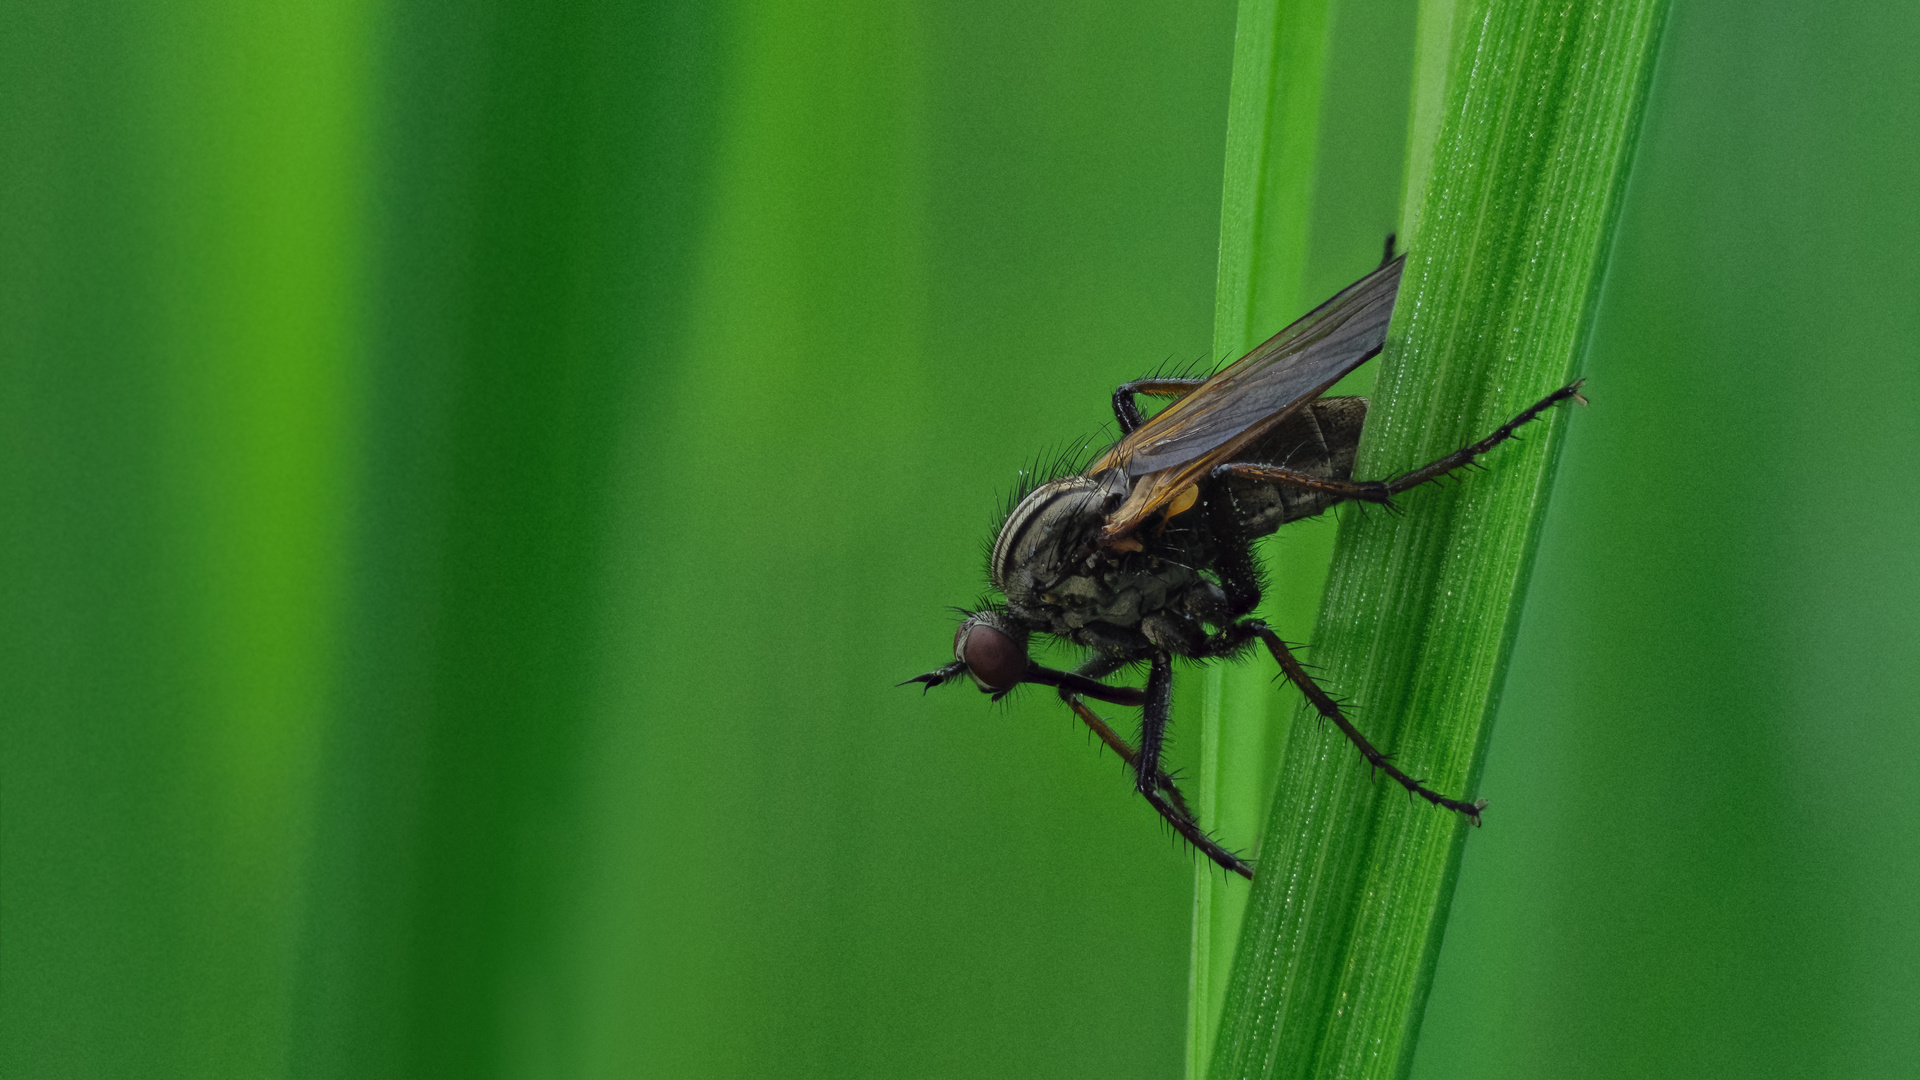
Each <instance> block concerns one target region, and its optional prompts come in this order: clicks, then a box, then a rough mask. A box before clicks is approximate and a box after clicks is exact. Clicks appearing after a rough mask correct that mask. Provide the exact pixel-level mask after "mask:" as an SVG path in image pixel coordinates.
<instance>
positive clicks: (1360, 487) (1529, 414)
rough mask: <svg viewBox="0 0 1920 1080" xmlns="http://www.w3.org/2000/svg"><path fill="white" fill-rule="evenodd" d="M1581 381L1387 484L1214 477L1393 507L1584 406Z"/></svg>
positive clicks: (1276, 470)
mask: <svg viewBox="0 0 1920 1080" xmlns="http://www.w3.org/2000/svg"><path fill="white" fill-rule="evenodd" d="M1584 382H1586V380H1585V379H1575V380H1574V381H1572V382H1570V383H1568V384H1567V385H1565V386H1563V387H1561V388H1560V389H1558V390H1555V391H1554V392H1553V393H1551V394H1548V395H1547V396H1546V397H1543V398H1541V399H1540V400H1539V401H1536V402H1534V403H1533V404H1532V405H1529V406H1528V407H1527V408H1526V410H1525V411H1523V412H1521V413H1520V415H1518V416H1516V417H1514V418H1513V419H1511V420H1509V421H1507V422H1506V423H1504V424H1501V425H1500V426H1499V427H1498V428H1495V429H1494V432H1493V434H1491V435H1489V436H1487V437H1486V438H1484V439H1481V440H1480V441H1479V442H1477V443H1473V444H1471V445H1468V446H1463V447H1461V448H1460V449H1458V450H1455V451H1454V452H1453V453H1451V454H1448V455H1447V456H1446V457H1443V458H1441V459H1439V460H1438V461H1435V462H1432V463H1431V464H1428V465H1425V466H1422V467H1421V468H1418V469H1414V470H1413V471H1412V472H1406V473H1401V474H1400V475H1399V476H1396V477H1394V478H1393V479H1391V480H1348V479H1345V478H1342V477H1336V476H1316V475H1314V474H1312V473H1303V472H1297V471H1295V470H1293V469H1283V468H1281V467H1279V466H1277V465H1262V464H1259V463H1256V462H1236V463H1233V464H1229V465H1220V466H1217V467H1215V468H1214V470H1213V475H1214V476H1216V477H1222V476H1236V477H1239V478H1241V479H1243V480H1257V481H1260V482H1262V483H1267V484H1285V485H1287V486H1288V487H1296V488H1304V489H1306V490H1308V491H1319V492H1325V493H1327V494H1330V495H1336V496H1339V497H1340V498H1342V499H1354V500H1357V501H1359V502H1370V503H1381V504H1383V505H1387V506H1391V505H1393V497H1394V496H1395V495H1398V494H1400V493H1401V492H1403V491H1407V490H1409V489H1411V488H1416V487H1419V486H1420V485H1421V484H1424V483H1426V482H1427V481H1429V480H1438V479H1439V478H1440V477H1442V476H1445V475H1446V474H1448V473H1450V472H1452V471H1453V470H1455V469H1460V468H1465V467H1466V466H1468V465H1471V464H1473V462H1474V459H1476V458H1478V457H1479V456H1480V455H1482V454H1484V453H1486V452H1488V451H1489V450H1492V449H1493V448H1494V447H1496V446H1499V445H1500V444H1501V443H1503V442H1506V441H1507V440H1508V439H1511V438H1513V434H1514V432H1516V431H1518V430H1519V429H1520V427H1521V426H1522V425H1524V424H1526V423H1527V422H1528V421H1530V420H1534V419H1537V418H1538V417H1539V416H1540V414H1541V413H1543V412H1546V411H1547V410H1548V409H1550V408H1552V407H1553V406H1555V405H1558V404H1560V403H1561V402H1563V401H1566V400H1569V399H1572V400H1574V401H1580V402H1584V401H1586V398H1583V397H1581V396H1580V385H1581V384H1582V383H1584Z"/></svg>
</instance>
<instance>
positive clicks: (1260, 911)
mask: <svg viewBox="0 0 1920 1080" xmlns="http://www.w3.org/2000/svg"><path fill="white" fill-rule="evenodd" d="M1663 9H1664V5H1663V4H1662V3H1661V2H1660V0H1633V2H1630V3H1615V4H1601V3H1599V2H1597V0H1586V2H1556V3H1547V2H1542V0H1481V2H1477V3H1472V2H1470V3H1468V4H1467V5H1465V8H1464V10H1461V11H1459V12H1458V13H1457V18H1458V21H1454V22H1451V24H1450V25H1451V26H1452V28H1453V32H1452V35H1451V36H1452V38H1453V41H1454V46H1453V50H1452V55H1453V59H1452V62H1451V68H1450V73H1449V76H1448V80H1447V90H1446V106H1445V108H1444V110H1443V113H1442V120H1441V123H1440V125H1439V130H1438V133H1437V136H1436V137H1435V140H1434V144H1433V147H1432V151H1431V161H1432V166H1431V170H1430V172H1428V173H1427V175H1428V180H1427V184H1426V190H1425V193H1424V196H1423V197H1422V200H1421V204H1420V205H1421V209H1420V218H1419V222H1420V225H1419V235H1418V236H1417V237H1415V238H1414V240H1413V244H1412V251H1411V257H1410V260H1409V265H1408V270H1407V277H1406V280H1405V283H1404V285H1403V287H1402V292H1401V298H1400V304H1399V308H1398V311H1397V313H1396V319H1395V323H1394V329H1393V332H1392V334H1391V336H1390V340H1389V345H1388V351H1387V354H1386V355H1385V356H1384V357H1383V358H1382V360H1381V362H1380V364H1381V370H1380V373H1379V379H1378V383H1377V389H1376V392H1375V396H1374V409H1375V413H1374V415H1373V417H1372V418H1371V420H1370V422H1369V425H1368V430H1367V436H1366V439H1365V441H1364V442H1363V444H1362V447H1361V456H1360V463H1359V466H1358V468H1357V470H1356V471H1357V472H1358V473H1360V474H1362V475H1368V476H1375V475H1382V476H1384V475H1391V474H1392V473H1394V472H1396V471H1399V470H1401V469H1403V468H1406V467H1411V466H1413V465H1417V464H1419V463H1422V462H1425V461H1428V460H1431V459H1432V458H1435V457H1437V456H1440V455H1441V454H1444V453H1446V452H1447V451H1450V450H1452V449H1454V448H1455V447H1458V446H1460V445H1463V444H1465V443H1466V442H1469V441H1471V440H1472V439H1474V438H1477V437H1478V436H1480V435H1481V434H1484V433H1485V432H1486V431H1489V430H1491V429H1492V428H1493V427H1495V426H1496V425H1498V424H1499V423H1500V422H1502V421H1503V420H1505V419H1506V418H1508V417H1510V416H1512V415H1513V414H1514V413H1516V412H1518V411H1519V410H1520V409H1521V408H1523V407H1525V406H1526V405H1527V404H1528V403H1530V402H1531V401H1533V400H1534V399H1536V398H1538V397H1539V396H1541V395H1542V394H1544V393H1546V392H1547V391H1549V390H1551V389H1553V388H1554V387H1556V386H1558V385H1559V384H1560V383H1561V382H1563V381H1564V380H1565V378H1566V377H1567V375H1568V374H1569V372H1570V371H1571V370H1572V369H1573V367H1574V362H1575V359H1576V356H1577V353H1578V350H1579V347H1580V345H1581V343H1582V341H1583V338H1584V334H1585V330H1586V326H1587V322H1588V316H1589V311H1590V309H1591V307H1592V298H1593V296H1594V294H1595V291H1596V287H1597V285H1598V283H1599V280H1600V271H1601V269H1602V265H1603V261H1604V256H1605V253H1606V250H1607V247H1608V242H1609V239H1610V236H1611V232H1612V226H1613V220H1614V216H1615V209H1616V207H1617V204H1618V202H1619V192H1620V188H1621V185H1622V182H1623V180H1624V177H1625V175H1626V170H1627V164H1628V162H1629V160H1630V158H1631V152H1632V146H1633V141H1634V133H1635V131H1636V130H1637V127H1638V122H1639V113H1640V103H1641V101H1642V99H1643V97H1644V92H1645V86H1646V82H1647V77H1648V74H1649V72H1650V70H1651V66H1652V58H1653V55H1654V50H1655V47H1656V44H1657V42H1658V36H1659V27H1660V22H1661V16H1662V13H1663ZM1422 152H1424V151H1422ZM1418 158H1419V154H1416V159H1418ZM1598 390H1599V393H1600V394H1601V395H1602V397H1601V400H1602V401H1604V388H1598ZM1565 422H1566V411H1565V410H1556V411H1555V412H1554V413H1553V414H1550V415H1549V417H1548V418H1546V419H1545V420H1544V421H1542V422H1541V423H1538V424H1536V425H1534V426H1533V427H1532V429H1531V430H1530V431H1529V432H1528V435H1529V438H1528V440H1527V441H1526V442H1523V443H1520V444H1518V445H1509V446H1507V447H1503V448H1502V450H1501V451H1500V453H1499V454H1498V457H1497V459H1496V460H1495V461H1494V462H1493V468H1492V471H1491V472H1489V473H1485V474H1478V475H1471V476H1468V477H1467V478H1466V479H1465V480H1464V482H1461V483H1457V484H1453V485H1450V486H1441V487H1436V488H1433V489H1428V490H1422V491H1418V492H1414V493H1411V494H1410V495H1409V496H1408V497H1406V498H1404V499H1403V500H1402V505H1403V507H1404V509H1405V511H1406V513H1405V514H1404V515H1399V516H1396V515H1391V514H1383V513H1370V514H1356V513H1349V514H1348V515H1347V516H1346V518H1345V519H1344V520H1343V522H1342V525H1341V531H1340V535H1339V538H1338V540H1337V543H1336V548H1335V556H1334V569H1333V573H1332V576H1331V578H1330V579H1329V584H1328V591H1327V597H1326V600H1325V603H1324V606H1323V608H1322V612H1321V619H1320V624H1319V629H1318V633H1317V636H1316V638H1315V642H1314V644H1315V646H1316V648H1314V649H1313V650H1311V651H1310V652H1309V653H1308V659H1309V661H1310V662H1313V663H1318V664H1320V665H1322V670H1321V671H1320V672H1319V674H1320V676H1321V678H1322V679H1323V680H1324V681H1325V682H1326V683H1327V684H1328V685H1329V686H1330V687H1331V688H1332V689H1333V690H1334V691H1335V692H1336V693H1337V694H1341V695H1345V696H1347V697H1349V698H1350V699H1351V700H1352V701H1354V702H1356V703H1358V705H1359V707H1358V708H1357V710H1356V712H1357V717H1358V720H1359V722H1360V725H1361V727H1362V728H1363V729H1364V730H1366V731H1367V732H1369V734H1370V735H1372V736H1373V737H1374V738H1375V740H1376V742H1378V743H1379V744H1381V745H1383V746H1384V747H1386V748H1389V749H1391V750H1393V751H1395V752H1396V753H1397V755H1398V757H1397V760H1398V761H1399V763H1400V765H1401V766H1402V767H1403V768H1405V769H1407V770H1408V771H1409V772H1410V773H1412V774H1413V775H1415V776H1421V777H1427V778H1429V779H1430V780H1431V781H1432V782H1433V784H1434V786H1436V787H1438V788H1440V789H1442V790H1446V791H1449V792H1452V793H1469V794H1471V793H1473V789H1474V785H1475V782H1476V780H1477V778H1478V772H1479V767H1480V762H1481V759H1482V756H1483V751H1484V748H1485V745H1486V740H1487V735H1488V721H1489V719H1490V718H1491V716H1492V714H1493V710H1494V707H1495V705H1496V704H1497V699H1498V694H1499V688H1500V680H1501V675H1502V673H1503V670H1504V667H1505V662H1506V657H1507V653H1508V651H1509V648H1510V645H1511V641H1512V636H1513V631H1514V628H1515V626H1516V624H1517V619H1518V613H1519V607H1520V598H1521V596H1522V595H1523V593H1524V590H1525V583H1526V576H1527V570H1528V566H1529V564H1530V560H1531V555H1532V549H1533V543H1534V539H1535V537H1536V534H1537V532H1538V524H1539V520H1540V515H1541V512H1542V510H1543V509H1544V507H1545V503H1546V496H1547V490H1548V486H1549V482H1550V480H1551V476H1552V464H1553V449H1554V447H1555V445H1556V444H1557V441H1558V435H1559V432H1560V430H1561V429H1562V427H1563V426H1564V424H1565ZM1495 813H1496V814H1497V810H1496V811H1495ZM1490 820H1492V821H1494V822H1496V823H1497V821H1498V818H1497V817H1492V818H1491V819H1490ZM1465 832H1466V825H1465V823H1464V822H1463V821H1461V820H1459V819H1458V818H1457V817H1454V816H1452V815H1448V814H1444V813H1440V812H1437V811H1435V810H1433V809H1431V808H1429V807H1427V806H1425V805H1424V804H1420V805H1414V804H1412V803H1410V802H1409V801H1408V800H1407V799H1406V798H1405V797H1404V796H1403V795H1402V794H1401V793H1400V792H1399V791H1398V790H1397V789H1396V788H1392V787H1390V786H1389V785H1387V784H1384V783H1376V782H1374V781H1373V779H1372V778H1371V777H1370V776H1369V775H1368V770H1367V769H1366V768H1365V767H1364V765H1363V764H1362V763H1361V762H1360V761H1359V759H1358V757H1357V755H1356V754H1355V753H1354V751H1353V750H1352V749H1351V748H1350V747H1349V746H1347V745H1346V744H1345V742H1344V740H1343V739H1342V738H1341V737H1340V735H1339V734H1338V732H1336V731H1333V730H1332V729H1331V728H1330V727H1325V726H1323V725H1320V724H1315V723H1295V724H1294V725H1293V726H1292V728H1291V730H1290V732H1289V736H1288V745H1287V748H1286V753H1285V757H1284V759H1283V761H1282V763H1281V773H1280V780H1279V782H1278V785H1277V787H1276V792H1275V796H1274V801H1273V810H1272V815H1271V818H1270V821H1269V824H1268V830H1267V833H1266V836H1265V839H1264V843H1263V850H1262V857H1261V873H1260V878H1259V880H1258V881H1256V882H1255V883H1254V888H1253V893H1252V897H1251V899H1250V902H1249V907H1248V911H1247V916H1246V919H1245V921H1244V924H1243V928H1242V937H1241V942H1240V945H1239V948H1238V950H1237V951H1236V955H1235V959H1234V966H1233V972H1232V975H1231V977H1230V979H1229V982H1228V988H1227V999H1226V1002H1225V1008H1224V1011H1223V1014H1222V1019H1221V1025H1220V1029H1219V1034H1218V1037H1217V1039H1216V1042H1215V1047H1214V1057H1213V1065H1212V1073H1211V1075H1212V1076H1214V1077H1215V1078H1216V1080H1219V1078H1227V1077H1283V1076H1284V1077H1293V1076H1308V1075H1313V1076H1383V1077H1384V1076H1398V1075H1403V1074H1404V1072H1405V1071H1406V1069H1407V1067H1408V1066H1409V1064H1410V1063H1411V1060H1412V1051H1413V1046H1414V1042H1415V1036H1416V1035H1417V1032H1418V1027H1419V1018H1420V1013H1421V1010H1422V1007H1423V1006H1424V1002H1425V996H1426V991H1427V987H1428V985H1429V983H1430V980H1431V976H1432V969H1433V963H1434V960H1435V957H1436V956H1437V953H1438V949H1439V943H1440V935H1441V931H1442V930H1443V928H1444V926H1445V922H1446V910H1447V901H1448V898H1449V897H1450V895H1451V892H1452V887H1453V879H1454V875H1455V872H1456V870H1457V867H1458V863H1459V854H1460V850H1461V845H1462V843H1463V842H1464V839H1465Z"/></svg>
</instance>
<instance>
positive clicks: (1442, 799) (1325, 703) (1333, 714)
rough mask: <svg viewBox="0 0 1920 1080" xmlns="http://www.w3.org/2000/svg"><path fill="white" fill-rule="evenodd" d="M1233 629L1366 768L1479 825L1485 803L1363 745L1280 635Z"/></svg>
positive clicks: (1263, 629)
mask: <svg viewBox="0 0 1920 1080" xmlns="http://www.w3.org/2000/svg"><path fill="white" fill-rule="evenodd" d="M1234 629H1235V630H1238V631H1243V632H1245V633H1250V634H1252V635H1253V636H1255V637H1258V638H1259V639H1260V640H1261V641H1263V642H1265V643H1266V646H1267V651H1268V652H1270V653H1272V654H1273V658H1274V660H1275V661H1277V662H1278V663H1279V664H1280V670H1281V672H1283V673H1284V674H1285V675H1286V677H1287V679H1288V680H1289V681H1290V682H1292V683H1293V685H1295V686H1297V687H1299V688H1300V692H1301V693H1302V694H1305V695H1306V697H1307V701H1308V703H1310V704H1311V705H1312V706H1313V708H1314V711H1316V712H1318V713H1319V714H1320V715H1321V716H1323V717H1325V718H1326V719H1328V720H1331V721H1333V724H1334V726H1335V727H1337V728H1339V729H1340V733H1341V734H1342V735H1345V736H1346V737H1347V741H1348V742H1350V743H1352V744H1353V745H1354V747H1355V748H1356V749H1358V750H1359V751H1360V754H1361V756H1362V757H1364V758H1366V759H1367V764H1369V765H1371V766H1373V767H1374V768H1376V769H1379V770H1380V771H1381V772H1383V773H1386V774H1387V775H1388V776H1389V777H1391V778H1392V779H1393V780H1394V782H1395V783H1398V784H1399V785H1400V786H1401V787H1403V788H1406V789H1407V790H1408V791H1409V792H1412V793H1413V794H1415V795H1418V796H1420V797H1421V798H1423V799H1425V800H1427V801H1428V802H1430V803H1432V804H1433V805H1435V806H1444V807H1446V808H1447V809H1448V810H1454V811H1458V812H1459V813H1461V814H1463V815H1465V816H1466V819H1467V820H1468V821H1470V822H1472V823H1473V824H1475V825H1478V824H1480V811H1482V810H1485V809H1486V808H1487V800H1485V799H1476V800H1474V801H1473V802H1462V801H1460V800H1459V799H1449V798H1447V797H1446V796H1445V795H1442V794H1440V793H1439V792H1437V791H1435V790H1433V789H1432V788H1430V787H1427V786H1426V785H1425V784H1423V783H1421V782H1420V781H1418V780H1415V779H1414V778H1413V777H1411V776H1408V775H1407V774H1406V773H1404V772H1401V771H1400V769H1399V768H1398V767H1397V766H1395V765H1394V763H1393V761H1392V759H1391V758H1389V757H1388V756H1387V755H1385V754H1383V753H1381V752H1380V751H1378V750H1376V749H1374V747H1373V744H1372V743H1370V742H1368V741H1367V737H1366V736H1365V735H1362V734H1360V730H1359V729H1358V728H1356V727H1354V726H1353V723H1352V721H1350V720H1348V719H1347V717H1346V714H1345V713H1342V712H1341V711H1340V706H1339V704H1338V703H1337V702H1335V701H1334V700H1333V698H1332V697H1330V696H1328V694H1327V692H1326V691H1325V690H1322V689H1321V688H1320V684H1319V683H1317V682H1314V681H1313V677H1312V676H1311V675H1308V674H1307V671H1306V669H1305V668H1303V667H1301V666H1300V661H1299V660H1297V659H1295V658H1294V655H1293V650H1292V649H1290V648H1288V647H1287V643H1286V642H1284V641H1281V640H1280V635H1278V634H1276V633H1274V632H1273V630H1272V628H1270V627H1269V626H1267V624H1266V623H1263V622H1261V621H1260V620H1258V619H1248V620H1247V621H1245V622H1243V623H1240V624H1239V625H1237V626H1236V627H1234ZM1221 637H1222V638H1230V637H1231V638H1238V639H1239V640H1240V641H1245V640H1246V639H1245V638H1244V637H1241V636H1240V635H1238V634H1223V635H1221ZM1222 644H1223V646H1224V645H1226V644H1227V643H1226V642H1223V643H1222ZM1147 707H1148V708H1152V707H1153V696H1152V693H1151V691H1149V693H1148V696H1147Z"/></svg>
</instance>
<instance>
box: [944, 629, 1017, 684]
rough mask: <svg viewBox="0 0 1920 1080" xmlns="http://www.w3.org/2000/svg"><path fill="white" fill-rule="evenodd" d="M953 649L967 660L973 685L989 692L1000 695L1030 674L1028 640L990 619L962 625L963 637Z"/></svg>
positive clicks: (961, 635) (962, 658) (961, 634)
mask: <svg viewBox="0 0 1920 1080" xmlns="http://www.w3.org/2000/svg"><path fill="white" fill-rule="evenodd" d="M954 644H955V645H956V646H957V647H956V648H955V649H954V650H953V651H954V652H955V653H957V654H959V658H960V659H961V660H964V661H966V664H967V674H969V675H972V676H973V681H974V685H976V686H978V687H980V689H981V690H982V691H984V692H985V693H989V694H999V693H1003V692H1005V691H1008V690H1011V689H1013V688H1014V687H1015V686H1017V685H1019V683H1020V680H1021V678H1022V677H1023V676H1025V675H1026V673H1027V645H1026V642H1024V641H1020V640H1017V639H1015V638H1014V636H1013V635H1012V634H1009V633H1007V632H1006V631H1004V630H1002V629H1000V628H999V627H997V626H995V625H993V624H992V623H988V622H977V621H973V620H968V621H967V622H966V623H964V624H963V625H962V626H961V627H960V640H959V641H957V642H955V643H954Z"/></svg>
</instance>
